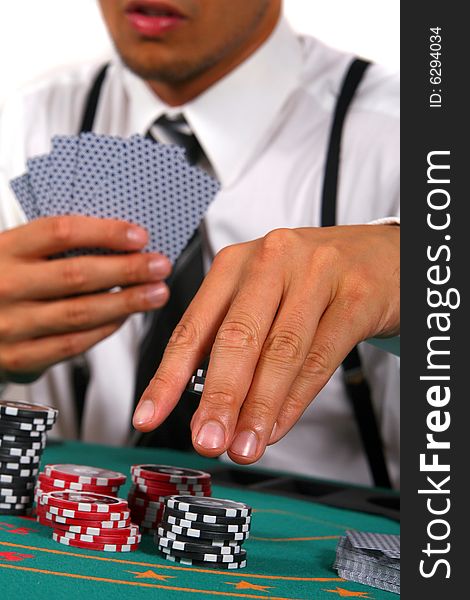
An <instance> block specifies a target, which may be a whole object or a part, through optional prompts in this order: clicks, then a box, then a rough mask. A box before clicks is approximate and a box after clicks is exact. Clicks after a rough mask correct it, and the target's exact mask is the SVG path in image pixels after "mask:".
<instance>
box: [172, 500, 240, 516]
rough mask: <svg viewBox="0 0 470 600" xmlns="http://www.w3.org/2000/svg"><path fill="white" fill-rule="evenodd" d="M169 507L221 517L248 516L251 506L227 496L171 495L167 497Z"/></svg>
mask: <svg viewBox="0 0 470 600" xmlns="http://www.w3.org/2000/svg"><path fill="white" fill-rule="evenodd" d="M166 505H167V506H168V508H172V509H175V510H179V511H182V512H194V513H202V514H206V515H216V516H221V517H248V516H249V515H251V506H248V504H244V503H243V502H235V501H234V500H227V499H225V498H212V497H201V496H198V497H195V496H171V497H169V498H168V499H167V501H166Z"/></svg>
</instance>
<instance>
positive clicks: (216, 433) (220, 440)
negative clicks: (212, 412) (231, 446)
mask: <svg viewBox="0 0 470 600" xmlns="http://www.w3.org/2000/svg"><path fill="white" fill-rule="evenodd" d="M196 444H198V446H203V447H204V448H210V449H211V450H215V449H216V448H222V447H223V446H224V444H225V429H224V428H223V427H222V425H221V424H220V423H219V422H218V421H207V423H204V425H203V426H202V427H201V429H200V430H199V433H198V434H197V438H196Z"/></svg>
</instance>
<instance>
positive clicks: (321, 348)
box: [303, 342, 334, 379]
mask: <svg viewBox="0 0 470 600" xmlns="http://www.w3.org/2000/svg"><path fill="white" fill-rule="evenodd" d="M333 354H334V346H333V343H332V342H323V343H322V344H320V345H317V346H315V348H312V349H311V350H310V352H309V353H308V355H307V358H306V359H305V362H304V366H303V371H304V373H305V374H306V375H307V376H308V377H309V378H314V379H324V378H326V377H328V376H329V375H330V374H331V372H332V370H333V369H332V361H331V357H332V356H333Z"/></svg>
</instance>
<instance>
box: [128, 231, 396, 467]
mask: <svg viewBox="0 0 470 600" xmlns="http://www.w3.org/2000/svg"><path fill="white" fill-rule="evenodd" d="M399 238H400V228H399V227H397V226H394V225H353V226H339V227H328V228H302V229H291V230H289V229H280V230H276V231H273V232H271V233H269V234H268V235H267V236H265V237H264V238H261V239H258V240H255V241H253V242H247V243H244V244H236V245H234V246H230V247H227V248H225V249H224V250H222V251H221V252H220V253H219V254H218V255H217V256H216V258H215V260H214V262H213V265H212V268H211V270H210V271H209V273H208V275H207V276H206V278H205V280H204V282H203V284H202V286H201V288H200V290H199V292H198V293H197V295H196V296H195V298H194V300H193V301H192V303H191V305H190V306H189V308H188V309H187V311H186V313H185V314H184V316H183V318H182V320H181V321H180V323H179V325H178V327H177V328H176V330H175V332H174V334H173V336H172V338H171V340H170V342H169V344H168V346H167V349H166V351H165V355H164V357H163V360H162V362H161V364H160V366H159V368H158V370H157V372H156V374H155V376H154V378H153V379H152V381H151V382H150V384H149V386H148V387H147V389H146V391H145V392H144V394H143V395H142V398H141V400H140V403H139V407H138V408H137V410H136V413H135V415H134V426H135V427H136V428H138V429H140V430H141V431H151V430H152V429H155V428H156V427H158V425H160V423H162V422H163V421H164V420H165V419H166V417H167V416H168V415H169V413H170V412H171V411H172V409H173V408H174V406H175V405H176V404H177V402H178V400H179V398H180V396H181V394H182V392H183V391H184V389H185V387H186V385H187V383H188V381H189V379H190V378H191V375H192V374H193V373H194V371H195V370H196V369H197V367H198V366H199V365H200V363H201V361H202V360H203V359H204V357H206V356H207V355H208V354H209V353H210V364H209V369H208V372H207V377H206V381H205V385H204V392H203V394H202V397H201V401H200V404H199V408H198V409H197V411H196V412H195V414H194V416H193V419H192V423H191V428H192V436H193V444H194V447H195V449H196V450H197V451H198V452H199V453H200V454H204V455H206V456H218V455H220V454H222V453H223V452H224V451H228V454H229V456H230V457H231V458H232V460H234V461H235V462H238V463H242V464H245V463H252V462H255V461H256V460H258V459H259V458H260V457H261V456H262V454H263V452H264V451H265V448H266V446H267V445H269V444H272V443H275V442H277V441H278V440H279V439H281V438H282V437H283V436H284V435H285V434H286V433H287V432H288V431H289V430H290V428H291V427H292V426H293V425H294V424H295V423H296V421H297V420H298V419H299V418H300V416H301V415H302V413H303V412H304V410H305V409H306V408H307V406H308V405H309V404H310V402H311V401H312V399H313V398H315V396H316V395H317V394H318V392H319V391H320V390H321V389H322V388H323V386H324V385H325V384H326V383H327V381H328V380H329V378H330V377H331V376H332V375H333V373H334V371H335V370H336V368H337V367H338V366H339V365H340V364H341V362H342V360H343V359H344V358H345V356H346V355H347V354H348V353H349V352H350V350H351V349H352V348H353V347H354V346H355V344H357V343H358V342H360V341H362V340H364V339H366V338H370V337H377V336H393V335H396V334H397V333H398V330H399Z"/></svg>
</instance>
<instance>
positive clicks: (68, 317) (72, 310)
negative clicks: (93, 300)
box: [65, 300, 91, 329]
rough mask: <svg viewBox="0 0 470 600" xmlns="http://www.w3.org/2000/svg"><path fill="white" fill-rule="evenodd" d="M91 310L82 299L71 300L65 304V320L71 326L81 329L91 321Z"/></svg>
mask: <svg viewBox="0 0 470 600" xmlns="http://www.w3.org/2000/svg"><path fill="white" fill-rule="evenodd" d="M90 318H91V311H90V306H89V305H88V303H86V302H83V301H82V300H69V301H68V302H67V304H66V306H65V322H66V323H67V325H68V326H69V327H73V328H76V329H81V328H83V327H86V326H87V325H89V323H90Z"/></svg>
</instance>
